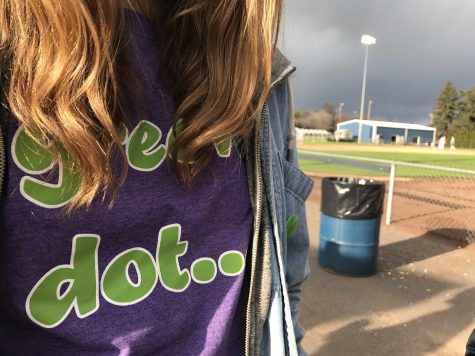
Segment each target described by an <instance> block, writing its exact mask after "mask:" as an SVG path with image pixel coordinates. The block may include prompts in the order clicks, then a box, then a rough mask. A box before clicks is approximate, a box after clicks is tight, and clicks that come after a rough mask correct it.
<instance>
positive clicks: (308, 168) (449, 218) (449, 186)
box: [298, 142, 475, 245]
mask: <svg viewBox="0 0 475 356" xmlns="http://www.w3.org/2000/svg"><path fill="white" fill-rule="evenodd" d="M298 149H299V151H300V152H301V153H302V155H304V153H305V152H308V151H314V152H318V153H327V154H337V155H339V156H347V157H350V158H351V157H368V158H373V159H381V160H387V161H395V162H398V161H399V162H410V163H416V164H424V165H430V166H439V167H451V168H458V169H464V170H470V171H475V150H467V149H466V150H462V149H457V150H455V151H450V150H445V151H439V150H437V149H433V148H431V147H416V146H395V145H368V144H362V145H359V144H357V143H331V142H319V143H317V142H315V143H308V142H304V143H302V144H299V145H298ZM304 157H305V158H308V159H301V160H300V168H301V169H302V170H303V171H305V172H307V173H316V175H314V177H313V179H314V181H315V182H316V183H317V187H316V189H317V190H320V189H321V180H322V178H323V177H326V176H350V177H364V178H376V179H378V180H383V181H386V182H388V178H389V173H388V172H387V171H386V172H385V171H378V170H377V169H378V168H380V167H381V166H384V167H385V168H387V167H388V166H389V164H381V163H375V162H366V163H364V166H365V167H368V166H372V167H373V169H371V170H370V169H366V168H361V167H357V165H358V163H356V162H358V161H355V160H351V159H346V158H345V159H340V160H338V159H336V158H333V159H334V161H333V163H327V162H322V161H318V160H311V159H312V158H311V155H309V154H305V155H304ZM319 159H326V158H325V157H321V156H320V158H319ZM352 165H356V167H355V166H352ZM388 186H389V184H386V188H388ZM474 216H475V174H468V173H458V172H457V173H455V172H447V171H441V170H437V169H429V168H421V167H408V166H404V165H397V164H396V175H395V181H394V195H393V205H392V215H391V221H392V223H395V224H397V225H399V226H401V227H403V228H405V229H406V228H407V229H411V231H412V230H414V231H420V232H430V233H432V234H437V235H441V236H445V237H448V238H449V239H451V240H454V241H457V243H459V244H460V245H466V244H469V243H472V242H475V219H473V217H474Z"/></svg>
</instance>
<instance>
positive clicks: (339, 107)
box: [338, 103, 345, 123]
mask: <svg viewBox="0 0 475 356" xmlns="http://www.w3.org/2000/svg"><path fill="white" fill-rule="evenodd" d="M343 106H345V103H340V106H338V122H339V123H340V122H341V117H342V116H343Z"/></svg>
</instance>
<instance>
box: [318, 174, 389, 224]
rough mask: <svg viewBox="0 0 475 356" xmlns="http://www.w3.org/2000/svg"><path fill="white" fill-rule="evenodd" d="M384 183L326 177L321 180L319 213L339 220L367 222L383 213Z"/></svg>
mask: <svg viewBox="0 0 475 356" xmlns="http://www.w3.org/2000/svg"><path fill="white" fill-rule="evenodd" d="M384 192H385V185H384V182H380V181H374V180H367V179H357V178H341V177H328V178H323V180H322V207H321V212H322V213H323V214H325V215H327V216H331V217H334V218H339V219H352V220H368V219H374V218H377V217H381V214H382V213H383V202H384Z"/></svg>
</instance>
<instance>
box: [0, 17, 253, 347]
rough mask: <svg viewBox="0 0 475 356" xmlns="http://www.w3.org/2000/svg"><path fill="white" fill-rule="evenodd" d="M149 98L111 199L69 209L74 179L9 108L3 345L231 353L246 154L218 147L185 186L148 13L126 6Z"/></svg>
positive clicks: (245, 206) (237, 340) (236, 334)
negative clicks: (172, 146) (170, 154)
mask: <svg viewBox="0 0 475 356" xmlns="http://www.w3.org/2000/svg"><path fill="white" fill-rule="evenodd" d="M128 19H129V27H130V33H131V37H132V41H131V42H130V43H129V46H130V47H129V50H130V52H131V54H132V62H133V63H132V64H133V66H134V68H135V71H136V72H137V76H138V78H139V80H140V81H141V82H142V84H143V87H144V89H145V90H144V94H145V104H146V105H145V107H146V109H147V110H142V109H139V107H138V106H134V105H130V106H129V107H128V108H127V110H128V111H130V117H129V118H128V122H129V124H128V126H129V127H128V130H123V139H124V147H125V149H126V152H127V157H128V163H129V174H128V178H127V181H126V183H125V185H124V187H123V188H122V190H121V194H120V196H119V199H118V200H117V202H116V203H115V205H114V206H113V208H112V209H110V210H109V209H108V201H106V202H104V203H103V202H102V201H101V199H100V198H97V199H95V200H94V202H93V203H92V205H91V206H90V207H88V208H85V207H83V208H80V209H78V210H75V211H73V213H72V214H71V215H66V214H65V210H64V209H63V207H64V206H65V205H66V204H67V203H68V201H69V200H70V198H71V196H72V195H73V194H74V192H75V189H76V188H77V185H78V177H77V175H76V174H74V171H73V169H72V168H71V164H70V163H69V161H68V156H67V153H66V152H61V158H62V160H61V162H60V164H59V166H58V165H56V164H55V162H54V159H53V157H51V156H50V155H49V154H48V152H47V151H46V150H45V149H44V148H43V147H41V146H39V145H38V144H36V143H35V142H34V141H33V140H32V139H31V138H30V137H29V136H28V135H27V134H25V132H24V131H23V130H22V128H21V127H18V125H17V123H16V121H15V120H14V119H12V120H10V122H9V126H8V129H7V141H6V142H7V154H8V160H7V164H8V177H7V180H6V189H5V192H4V193H5V194H4V195H3V197H2V200H1V201H0V353H1V354H8V355H35V354H38V355H96V354H99V355H129V354H131V355H142V354H147V355H148V354H154V355H155V354H163V355H226V354H232V355H239V354H243V353H244V327H245V326H244V325H245V306H246V298H247V286H246V285H247V283H246V281H247V278H245V272H244V271H245V268H244V264H245V258H246V253H247V248H248V245H249V239H250V236H251V230H252V219H253V214H252V209H251V204H250V199H249V190H248V184H247V179H246V170H245V166H244V163H243V162H242V160H241V159H240V157H239V155H238V152H237V150H236V148H235V147H234V146H232V145H231V143H230V142H226V141H221V142H219V143H217V144H216V145H215V150H214V152H213V156H212V159H211V161H210V164H209V169H208V170H206V171H205V172H204V173H203V174H202V175H200V176H199V177H198V178H197V179H196V181H195V184H194V186H193V189H192V190H191V191H188V190H187V189H185V188H184V187H183V186H182V185H181V184H180V183H179V182H178V181H177V178H176V175H175V173H174V172H173V171H172V170H171V169H170V168H169V167H168V165H167V163H166V161H165V157H166V154H167V144H169V143H170V140H172V139H173V135H171V134H170V128H171V125H172V117H173V112H174V106H173V104H172V103H171V100H170V96H169V95H167V94H166V91H165V90H164V89H163V87H162V86H161V85H160V82H159V80H157V79H155V78H157V71H158V48H157V45H156V39H155V37H154V36H153V31H152V25H151V24H150V23H149V22H147V20H146V19H145V18H144V17H143V16H142V15H139V14H135V13H133V12H131V11H130V12H128Z"/></svg>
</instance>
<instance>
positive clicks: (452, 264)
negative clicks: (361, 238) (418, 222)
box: [300, 191, 475, 356]
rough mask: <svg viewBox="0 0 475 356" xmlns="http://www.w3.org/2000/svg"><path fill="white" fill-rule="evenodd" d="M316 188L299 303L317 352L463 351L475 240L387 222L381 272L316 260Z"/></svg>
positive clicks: (337, 355)
mask: <svg viewBox="0 0 475 356" xmlns="http://www.w3.org/2000/svg"><path fill="white" fill-rule="evenodd" d="M319 205H320V201H319V192H316V191H314V192H313V193H312V195H311V196H310V198H309V200H308V202H307V218H308V223H309V229H310V240H311V241H310V245H311V251H310V269H311V274H310V277H309V279H308V280H307V281H306V284H305V286H304V291H303V297H302V303H301V305H300V313H301V316H300V320H301V322H302V324H303V325H304V327H305V328H306V329H307V334H306V336H305V338H304V340H303V345H304V348H305V350H306V351H307V352H308V353H309V355H314V356H347V355H348V356H350V355H351V356H360V355H364V356H366V355H375V356H383V355H384V356H386V355H398V356H399V355H403V356H420V355H431V356H432V355H435V356H452V355H453V356H460V355H463V354H464V351H465V343H466V341H467V339H468V336H469V334H470V332H471V330H472V329H473V328H475V245H474V244H472V245H471V246H469V247H467V248H459V247H458V246H457V245H456V244H454V243H453V242H449V241H447V240H445V239H443V238H440V237H436V236H429V235H421V236H417V235H416V236H415V235H414V234H410V233H408V232H407V231H403V230H398V229H397V228H395V227H392V226H391V227H385V226H383V227H382V230H381V242H380V250H379V251H380V256H379V267H378V273H377V274H376V275H375V276H372V277H367V278H350V277H344V276H339V275H336V274H332V273H329V272H327V271H324V270H322V269H321V268H320V267H318V264H317V254H318V229H319V214H320V212H319Z"/></svg>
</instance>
